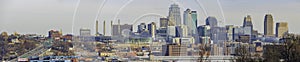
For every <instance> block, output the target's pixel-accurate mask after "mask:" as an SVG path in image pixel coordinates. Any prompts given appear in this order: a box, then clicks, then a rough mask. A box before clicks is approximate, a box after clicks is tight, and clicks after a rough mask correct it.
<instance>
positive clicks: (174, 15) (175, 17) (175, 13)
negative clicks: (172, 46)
mask: <svg viewBox="0 0 300 62" xmlns="http://www.w3.org/2000/svg"><path fill="white" fill-rule="evenodd" d="M168 18H169V21H170V22H171V23H170V24H171V25H172V24H174V25H181V16H180V8H179V6H178V5H177V4H172V5H171V7H169V16H168Z"/></svg>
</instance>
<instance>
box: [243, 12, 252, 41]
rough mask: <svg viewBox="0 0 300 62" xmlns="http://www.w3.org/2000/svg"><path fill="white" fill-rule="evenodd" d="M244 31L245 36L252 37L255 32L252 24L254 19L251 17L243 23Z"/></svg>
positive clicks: (247, 17) (246, 18)
mask: <svg viewBox="0 0 300 62" xmlns="http://www.w3.org/2000/svg"><path fill="white" fill-rule="evenodd" d="M243 30H244V34H245V35H250V36H251V35H252V31H253V24H252V19H251V16H250V15H247V16H246V17H245V18H244V23H243Z"/></svg>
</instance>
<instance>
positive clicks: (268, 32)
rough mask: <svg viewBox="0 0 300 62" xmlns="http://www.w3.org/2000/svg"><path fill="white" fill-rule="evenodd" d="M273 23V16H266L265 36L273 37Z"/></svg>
mask: <svg viewBox="0 0 300 62" xmlns="http://www.w3.org/2000/svg"><path fill="white" fill-rule="evenodd" d="M273 23H274V21H273V16H272V15H271V14H266V15H265V19H264V35H265V36H274V30H273Z"/></svg>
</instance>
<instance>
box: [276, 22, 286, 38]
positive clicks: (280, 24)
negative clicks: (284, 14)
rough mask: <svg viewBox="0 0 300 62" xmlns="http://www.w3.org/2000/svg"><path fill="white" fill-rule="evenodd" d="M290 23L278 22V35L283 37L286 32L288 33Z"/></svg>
mask: <svg viewBox="0 0 300 62" xmlns="http://www.w3.org/2000/svg"><path fill="white" fill-rule="evenodd" d="M288 30H289V28H288V23H287V22H278V23H276V37H278V38H282V37H283V36H284V35H285V34H287V33H288Z"/></svg>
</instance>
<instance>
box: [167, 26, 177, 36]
mask: <svg viewBox="0 0 300 62" xmlns="http://www.w3.org/2000/svg"><path fill="white" fill-rule="evenodd" d="M167 35H168V36H170V37H175V36H176V27H175V26H168V28H167Z"/></svg>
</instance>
